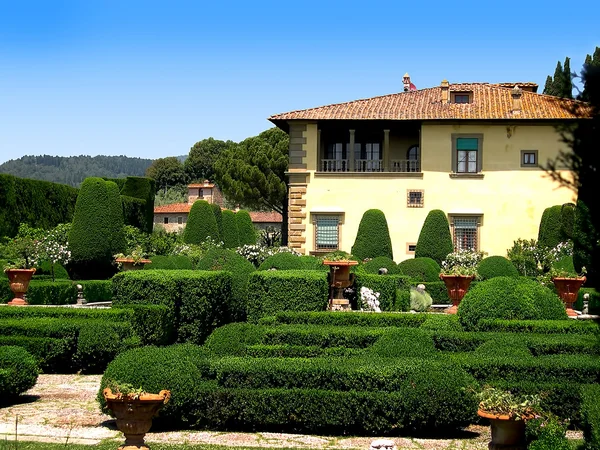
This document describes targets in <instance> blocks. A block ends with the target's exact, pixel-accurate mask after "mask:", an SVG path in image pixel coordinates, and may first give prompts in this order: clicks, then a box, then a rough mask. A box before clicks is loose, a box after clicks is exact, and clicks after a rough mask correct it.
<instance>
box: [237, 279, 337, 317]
mask: <svg viewBox="0 0 600 450" xmlns="http://www.w3.org/2000/svg"><path fill="white" fill-rule="evenodd" d="M328 297H329V285H328V283H327V274H326V273H325V272H320V271H316V270H285V271H257V272H255V273H253V274H251V275H250V278H249V280H248V320H250V321H257V320H258V319H260V318H261V317H263V316H268V315H272V314H274V313H276V312H279V311H323V310H325V309H326V308H327V301H328Z"/></svg>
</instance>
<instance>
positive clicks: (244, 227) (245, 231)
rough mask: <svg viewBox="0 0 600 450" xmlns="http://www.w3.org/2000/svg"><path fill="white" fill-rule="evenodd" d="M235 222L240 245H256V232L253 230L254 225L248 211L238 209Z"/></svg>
mask: <svg viewBox="0 0 600 450" xmlns="http://www.w3.org/2000/svg"><path fill="white" fill-rule="evenodd" d="M235 221H236V223H237V228H238V233H239V237H240V245H246V244H249V245H254V244H256V230H255V229H254V224H253V223H252V218H251V217H250V214H249V213H248V211H246V210H245V209H240V210H239V211H238V212H237V213H236V214H235Z"/></svg>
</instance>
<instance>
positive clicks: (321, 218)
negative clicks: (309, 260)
mask: <svg viewBox="0 0 600 450" xmlns="http://www.w3.org/2000/svg"><path fill="white" fill-rule="evenodd" d="M313 223H314V225H315V250H328V251H331V250H337V249H338V248H339V245H340V217H339V216H325V215H317V216H315V217H314V219H313Z"/></svg>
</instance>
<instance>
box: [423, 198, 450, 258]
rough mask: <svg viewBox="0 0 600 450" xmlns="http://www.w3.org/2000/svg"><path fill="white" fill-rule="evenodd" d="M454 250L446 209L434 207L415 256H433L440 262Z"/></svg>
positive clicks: (427, 219) (424, 224)
mask: <svg viewBox="0 0 600 450" xmlns="http://www.w3.org/2000/svg"><path fill="white" fill-rule="evenodd" d="M453 251H454V245H453V244H452V236H451V235H450V225H449V224H448V219H447V218H446V214H444V211H442V210H440V209H434V210H432V211H429V214H427V217H426V218H425V222H424V223H423V228H421V233H420V234H419V240H418V241H417V248H416V249H415V258H431V259H433V260H434V261H435V262H437V263H438V264H442V261H444V260H445V259H446V256H448V254H449V253H452V252H453Z"/></svg>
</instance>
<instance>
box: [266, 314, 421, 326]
mask: <svg viewBox="0 0 600 450" xmlns="http://www.w3.org/2000/svg"><path fill="white" fill-rule="evenodd" d="M425 320H426V316H425V315H424V314H392V313H385V312H383V313H380V314H371V313H360V312H341V311H321V312H295V311H286V312H278V313H276V314H275V315H274V316H271V317H264V318H262V319H261V320H260V322H259V323H261V324H265V325H267V324H269V325H278V324H280V325H292V324H305V325H333V326H348V327H349V326H353V327H357V326H358V327H401V328H418V327H419V326H420V325H421V324H422V323H423V322H424V321H425Z"/></svg>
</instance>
